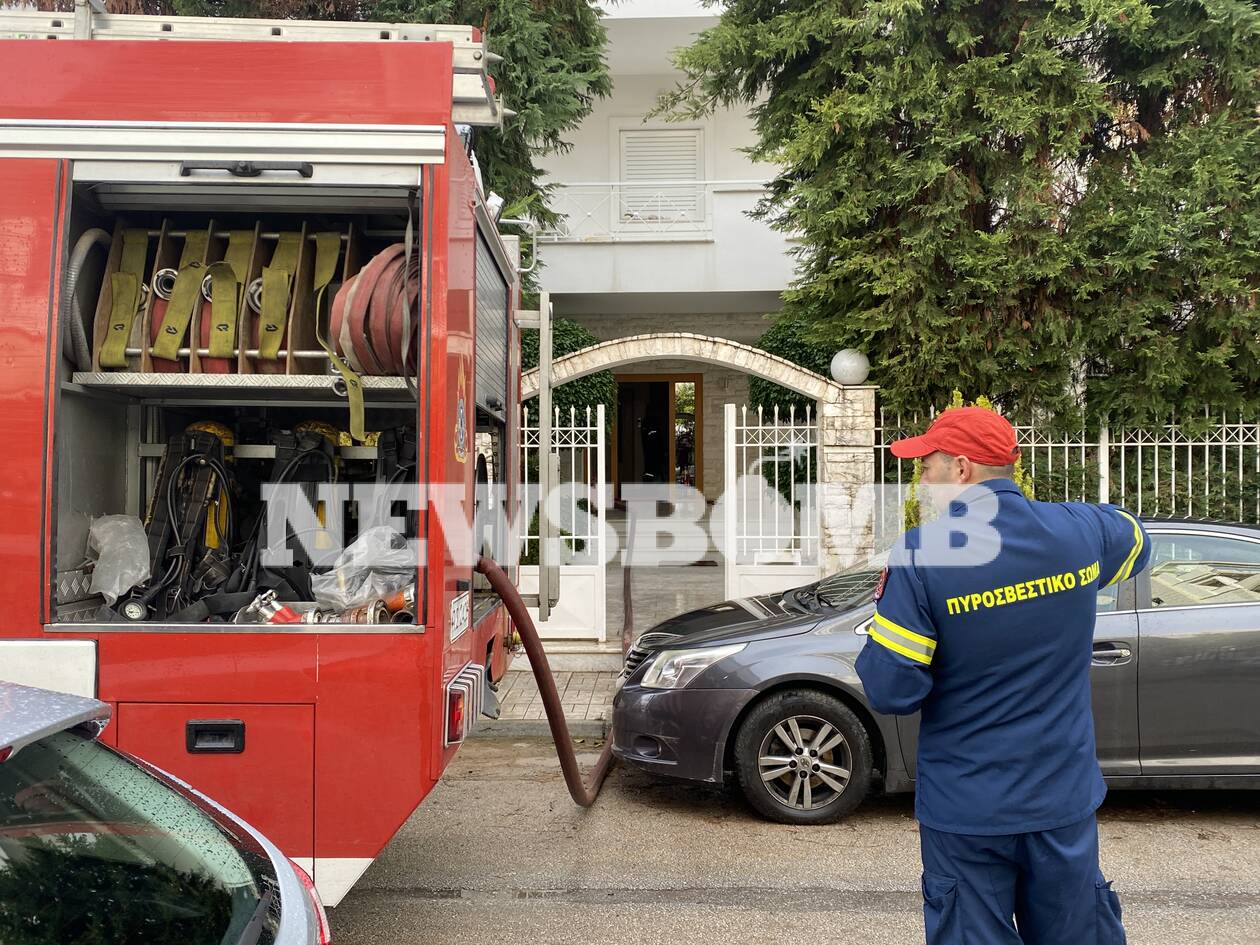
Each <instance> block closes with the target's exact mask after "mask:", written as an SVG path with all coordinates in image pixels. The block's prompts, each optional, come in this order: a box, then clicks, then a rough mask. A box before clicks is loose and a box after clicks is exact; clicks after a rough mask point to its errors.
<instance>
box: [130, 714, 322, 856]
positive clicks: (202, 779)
mask: <svg viewBox="0 0 1260 945" xmlns="http://www.w3.org/2000/svg"><path fill="white" fill-rule="evenodd" d="M210 719H214V720H223V719H236V720H239V721H241V722H243V723H244V724H245V751H244V752H242V753H240V754H189V752H188V750H187V746H186V741H185V725H186V723H187V722H189V721H191V720H210ZM112 727H113V728H115V729H116V731H115V735H116V737H117V745H118V747H119V748H121V749H122V750H123V751H129V752H131V753H132V754H133V755H138V756H139V757H141V758H143V759H145V760H146V761H149V762H151V763H153V764H155V765H157V766H158V767H159V768H162V769H164V770H166V771H169V772H170V773H171V774H173V775H175V776H176V777H178V778H182V779H183V780H185V781H187V782H188V783H189V784H191V785H192V786H193V787H195V788H197V789H198V790H199V791H203V792H205V793H206V794H208V795H209V796H210V797H213V798H215V799H216V800H221V801H223V802H225V803H230V804H231V808H232V812H233V813H235V814H238V815H240V817H242V818H243V819H244V820H245V821H246V822H247V823H249V824H251V825H254V826H257V827H259V828H261V829H262V830H264V831H265V832H266V834H267V836H268V837H269V838H270V839H271V840H272V841H273V842H274V843H276V844H277V845H278V846H279V847H280V848H281V849H282V850H284V852H285V853H287V854H288V855H289V856H295V857H312V856H314V855H315V817H314V811H313V809H312V808H313V805H314V787H315V737H314V736H315V707H314V706H309V705H232V704H219V703H200V704H178V703H156V704H152V705H147V704H138V703H127V702H124V703H122V704H120V705H119V706H118V713H117V718H116V719H115V720H114V725H113V726H112ZM229 799H230V800H229Z"/></svg>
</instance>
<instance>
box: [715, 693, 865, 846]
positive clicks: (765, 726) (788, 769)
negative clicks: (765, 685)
mask: <svg viewBox="0 0 1260 945" xmlns="http://www.w3.org/2000/svg"><path fill="white" fill-rule="evenodd" d="M820 734H821V736H822V737H821V738H819V735H820ZM798 736H799V737H798ZM837 739H838V740H837ZM793 743H794V744H793ZM819 749H827V750H826V751H819ZM811 751H812V752H814V753H815V754H813V755H811V754H810V752H811ZM734 761H735V773H736V777H737V779H738V782H739V786H740V789H741V790H742V791H743V793H744V797H745V798H746V799H747V801H748V803H749V804H750V805H751V806H752V807H753V809H754V810H756V811H757V812H758V813H759V814H761V815H763V816H765V817H768V818H769V819H770V820H776V821H778V822H780V823H784V824H798V825H812V824H830V823H834V822H835V821H837V820H839V819H840V818H842V817H844V816H846V815H848V814H850V813H852V812H853V811H854V810H855V809H856V808H857V806H858V805H859V804H861V803H862V801H863V800H864V799H865V798H866V795H867V793H868V792H869V790H870V786H871V777H872V772H873V769H874V761H873V754H872V751H871V738H870V735H869V734H868V733H867V731H866V727H865V726H864V725H863V724H862V722H861V720H860V719H858V717H857V716H856V715H854V713H853V711H852V710H851V709H850V708H849V707H848V706H846V705H845V704H844V703H843V702H841V701H840V700H839V699H837V698H836V697H835V696H832V695H828V694H827V693H824V692H819V691H817V690H814V689H790V690H786V691H784V692H778V693H775V694H774V695H771V696H767V697H766V698H765V699H763V700H762V701H760V702H758V703H757V704H756V705H754V706H753V708H752V711H751V712H749V713H748V715H747V716H746V717H745V718H744V721H743V723H742V724H741V725H740V727H739V732H738V733H737V734H736V736H735V756H734ZM806 766H808V767H807V768H806ZM803 768H806V770H805V774H802V769H803ZM840 771H844V772H847V774H848V777H847V778H842V777H841V776H840V775H839V772H840ZM766 775H769V776H771V777H765V776H766ZM797 782H799V784H798V783H797ZM837 785H839V786H840V788H841V789H840V790H838V791H837V790H836V786H837Z"/></svg>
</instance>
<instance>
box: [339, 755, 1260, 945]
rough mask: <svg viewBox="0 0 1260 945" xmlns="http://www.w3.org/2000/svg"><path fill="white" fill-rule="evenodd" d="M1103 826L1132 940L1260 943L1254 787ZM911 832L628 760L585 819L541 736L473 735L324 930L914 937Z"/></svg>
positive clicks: (357, 935) (739, 941)
mask: <svg viewBox="0 0 1260 945" xmlns="http://www.w3.org/2000/svg"><path fill="white" fill-rule="evenodd" d="M577 747H578V748H579V750H582V751H583V752H586V754H584V755H583V762H584V764H587V765H589V764H590V763H591V762H593V761H594V757H595V756H594V754H593V751H594V750H595V749H596V747H597V746H596V745H595V744H593V743H591V742H590V741H589V740H586V741H584V742H583V743H582V744H579V745H578V746H577ZM1100 824H1101V836H1102V846H1103V866H1104V869H1105V870H1106V872H1107V874H1108V878H1110V879H1114V880H1115V883H1116V889H1117V890H1118V891H1119V893H1120V895H1121V898H1122V901H1123V903H1124V907H1125V920H1126V925H1127V926H1128V931H1129V942H1130V943H1131V945H1147V943H1149V945H1174V943H1175V945H1199V943H1203V945H1207V943H1211V945H1250V943H1260V879H1258V877H1260V793H1251V792H1242V791H1218V792H1199V791H1196V792H1114V793H1113V794H1112V796H1111V798H1110V799H1109V800H1108V802H1107V804H1106V805H1105V806H1104V807H1103V809H1102V811H1101V812H1100ZM917 837H918V834H917V828H916V825H915V822H914V816H913V803H912V799H911V798H910V797H909V796H906V797H889V798H875V799H872V800H869V801H868V802H867V803H865V804H864V805H863V806H862V807H861V808H860V809H859V810H858V812H857V813H856V814H855V815H853V816H852V817H850V818H848V819H847V820H844V821H841V822H840V823H838V824H834V825H831V826H827V827H814V828H796V827H786V826H783V825H780V824H771V823H768V822H766V821H764V820H761V819H760V818H758V817H756V816H755V815H754V814H752V813H751V812H750V811H749V810H748V808H746V807H745V806H744V804H743V803H742V801H741V800H740V799H739V798H738V797H737V796H735V795H733V794H731V793H728V792H726V791H723V790H721V789H718V788H712V787H706V786H697V785H689V784H680V783H671V782H665V781H659V780H655V779H653V778H651V777H649V776H647V775H645V774H641V773H639V772H637V771H634V770H632V769H628V768H626V767H624V766H619V767H617V768H615V769H614V770H613V772H612V774H611V776H610V777H609V780H608V783H607V784H606V785H605V787H604V791H603V794H602V795H601V796H600V799H599V801H598V802H597V803H596V805H595V806H594V807H593V808H591V809H589V810H582V809H580V808H578V807H576V806H574V805H573V803H572V801H570V800H569V797H568V794H567V792H566V791H565V788H564V784H563V781H562V779H561V777H560V772H559V766H558V764H557V762H556V759H555V752H554V749H553V747H552V746H551V743H550V742H549V741H548V740H546V739H541V738H481V739H474V740H472V741H470V742H469V743H468V744H467V745H465V746H464V748H463V749H461V751H460V754H459V755H458V756H457V757H456V759H455V761H454V763H453V764H452V765H451V766H450V768H449V769H448V772H447V776H446V777H445V778H444V779H443V781H442V783H441V784H439V785H438V787H437V788H436V789H435V790H434V792H433V793H432V794H431V795H430V796H429V797H428V798H427V799H426V800H425V802H424V804H422V805H421V807H420V809H419V810H418V811H417V812H416V813H415V814H414V815H413V816H412V817H411V819H410V820H409V821H408V822H407V823H406V825H404V827H403V828H402V830H401V831H400V832H399V834H398V836H397V837H395V839H394V841H393V842H392V843H391V844H390V845H389V847H388V848H387V849H386V850H385V851H384V853H383V854H382V855H381V857H380V858H379V859H378V860H377V862H376V863H375V864H374V865H373V866H372V867H371V868H370V869H369V870H368V872H367V874H366V875H365V876H364V877H363V878H362V879H361V880H360V881H359V884H358V886H357V887H356V888H355V889H354V890H353V891H352V892H351V893H350V895H349V896H347V897H346V899H345V901H344V902H343V903H342V905H341V906H340V907H339V908H337V909H336V910H334V911H333V914H332V923H333V929H334V932H335V941H336V942H337V943H338V945H395V943H397V945H403V943H406V945H419V943H442V945H454V943H469V945H491V943H494V945H499V943H503V945H511V943H527V945H567V943H574V945H579V943H580V945H604V943H607V945H631V943H633V945H651V943H658V942H659V943H679V945H681V943H693V942H694V943H712V942H721V943H723V945H743V943H757V945H761V943H767V945H769V943H783V942H795V941H808V942H810V943H811V945H814V943H862V945H868V943H869V945H883V943H889V945H892V943H895V945H916V943H921V942H922V941H923V937H922V936H923V931H922V928H923V926H922V911H921V900H920V896H919V891H918V888H919V863H918V839H917Z"/></svg>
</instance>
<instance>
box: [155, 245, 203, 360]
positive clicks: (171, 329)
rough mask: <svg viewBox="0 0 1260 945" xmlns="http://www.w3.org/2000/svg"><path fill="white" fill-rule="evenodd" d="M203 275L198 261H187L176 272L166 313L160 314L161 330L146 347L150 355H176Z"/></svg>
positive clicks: (177, 355) (196, 300)
mask: <svg viewBox="0 0 1260 945" xmlns="http://www.w3.org/2000/svg"><path fill="white" fill-rule="evenodd" d="M205 274H206V270H205V269H204V268H203V267H202V265H201V263H200V262H193V263H189V264H188V265H187V266H185V267H184V268H182V269H180V271H179V272H178V273H176V275H175V285H174V286H172V287H171V298H170V301H168V302H167V303H166V314H165V315H163V316H162V327H161V330H160V331H159V332H158V336H157V339H156V340H155V341H154V342H153V347H151V348H150V349H149V353H150V354H152V355H153V357H155V358H162V359H164V360H167V361H175V360H177V359H178V358H179V346H180V344H181V343H183V340H184V335H185V334H187V333H188V323H189V322H190V321H192V313H193V309H194V308H195V307H196V305H197V303H198V301H200V299H201V280H202V279H203V278H205Z"/></svg>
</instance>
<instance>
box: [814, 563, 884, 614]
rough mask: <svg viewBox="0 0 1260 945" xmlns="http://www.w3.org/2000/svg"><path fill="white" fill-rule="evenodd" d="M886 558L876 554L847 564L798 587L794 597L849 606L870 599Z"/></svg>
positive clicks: (829, 605) (868, 601)
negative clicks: (852, 563) (812, 582)
mask: <svg viewBox="0 0 1260 945" xmlns="http://www.w3.org/2000/svg"><path fill="white" fill-rule="evenodd" d="M885 560H886V557H884V556H877V557H874V558H869V559H867V560H865V561H862V562H860V563H858V564H854V565H850V566H849V567H847V568H845V569H844V570H842V571H837V572H836V573H835V574H830V575H828V576H827V577H825V578H823V579H822V580H821V581H817V582H815V583H814V584H810V585H807V586H806V587H803V588H798V589H797V592H796V594H797V598H798V599H800V600H803V601H804V602H813V601H817V602H818V603H820V604H822V605H823V606H825V607H834V608H850V607H857V606H859V605H861V604H866V603H870V602H871V600H872V599H873V597H874V594H875V586H876V585H877V584H878V583H879V575H880V572H882V571H883V569H884V562H885Z"/></svg>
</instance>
